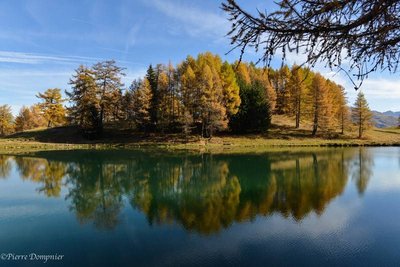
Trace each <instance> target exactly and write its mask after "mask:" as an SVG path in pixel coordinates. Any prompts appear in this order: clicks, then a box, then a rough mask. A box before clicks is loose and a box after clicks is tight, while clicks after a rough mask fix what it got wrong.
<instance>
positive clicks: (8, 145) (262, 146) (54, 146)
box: [0, 130, 400, 153]
mask: <svg viewBox="0 0 400 267" xmlns="http://www.w3.org/2000/svg"><path fill="white" fill-rule="evenodd" d="M380 131H381V130H380ZM383 135H385V137H386V138H379V136H378V137H374V138H371V137H369V138H368V137H367V138H365V139H355V138H336V139H324V138H320V137H315V138H313V137H304V138H293V137H288V138H286V139H283V138H276V137H275V138H274V137H268V136H260V135H246V136H217V137H213V138H212V139H199V138H192V139H190V140H182V139H181V138H178V137H176V136H169V137H168V138H167V139H165V138H164V139H162V140H160V138H157V137H152V138H143V139H137V140H133V141H131V142H130V141H129V140H128V141H127V140H123V141H122V142H118V140H112V141H111V142H102V141H101V140H98V141H87V142H79V143H58V142H57V143H56V142H46V141H37V140H32V139H25V138H17V137H16V138H6V139H4V138H3V139H0V152H1V153H4V152H10V151H12V152H18V151H21V152H25V151H39V150H78V149H79V150H80V149H148V148H150V149H156V148H159V149H167V150H201V151H213V150H226V151H229V150H231V151H237V150H244V151H258V150H268V149H273V148H288V147H354V146H400V131H399V133H397V132H395V133H390V132H388V131H385V133H381V134H380V136H383Z"/></svg>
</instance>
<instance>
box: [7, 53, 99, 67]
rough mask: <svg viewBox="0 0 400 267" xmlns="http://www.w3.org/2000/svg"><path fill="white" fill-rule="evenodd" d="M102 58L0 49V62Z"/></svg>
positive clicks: (37, 62)
mask: <svg viewBox="0 0 400 267" xmlns="http://www.w3.org/2000/svg"><path fill="white" fill-rule="evenodd" d="M97 60H101V59H99V58H91V57H80V56H58V55H46V54H35V53H25V52H14V51H0V62H3V63H21V64H41V63H48V62H53V63H57V62H63V63H77V62H94V61H97Z"/></svg>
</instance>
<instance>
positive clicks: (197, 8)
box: [0, 0, 400, 113]
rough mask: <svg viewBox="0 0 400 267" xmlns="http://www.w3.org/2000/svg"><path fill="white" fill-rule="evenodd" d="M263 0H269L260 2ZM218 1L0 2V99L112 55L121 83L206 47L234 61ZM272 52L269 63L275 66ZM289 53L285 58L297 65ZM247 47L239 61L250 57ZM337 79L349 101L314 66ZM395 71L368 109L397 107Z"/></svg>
mask: <svg viewBox="0 0 400 267" xmlns="http://www.w3.org/2000/svg"><path fill="white" fill-rule="evenodd" d="M271 2H272V1H265V0H254V1H244V0H242V1H239V3H241V4H243V5H245V7H247V8H249V9H252V10H255V8H256V7H258V8H260V9H263V8H265V7H267V8H268V5H271ZM265 3H268V4H267V6H265ZM219 6H220V1H217V0H192V1H189V0H186V1H183V0H96V1H92V0H86V1H85V0H79V1H78V0H41V1H39V0H14V1H1V2H0V25H1V26H0V104H9V105H11V106H12V108H13V111H14V113H17V111H18V109H19V108H20V107H21V106H22V105H24V104H25V105H31V104H33V103H35V102H37V98H36V97H35V94H37V92H39V91H44V90H46V89H47V88H55V87H58V88H61V89H63V90H65V89H69V85H68V81H69V78H70V77H71V75H72V74H73V72H74V69H76V68H77V67H78V66H79V65H80V64H86V65H92V64H93V63H95V62H97V61H101V60H106V59H115V60H116V61H117V62H118V64H119V65H121V66H123V67H126V68H127V70H126V73H127V76H126V77H125V78H124V82H125V83H126V84H127V85H128V84H130V82H131V81H132V80H133V79H134V78H137V77H140V76H143V75H144V74H145V71H146V68H147V67H148V65H149V64H150V63H152V64H157V63H168V62H169V61H171V62H172V63H173V64H176V63H178V62H180V61H182V60H183V59H184V58H185V57H186V56H187V55H189V54H190V55H197V54H198V53H200V52H204V51H211V52H213V53H217V54H220V55H221V56H222V58H223V59H227V60H228V61H234V60H236V59H237V58H238V52H237V51H235V52H233V53H230V54H229V55H227V56H226V55H224V54H225V53H226V52H228V51H229V49H230V44H229V40H228V39H227V38H226V37H225V36H224V35H225V34H226V33H227V31H228V30H229V26H230V23H229V22H228V21H227V20H226V17H225V14H224V13H223V12H222V10H220V8H219ZM279 58H280V57H279V56H277V60H276V61H275V65H276V66H279V63H278V61H279ZM301 58H302V56H301V55H291V56H290V58H289V59H288V63H289V64H292V63H294V62H297V63H300V61H301ZM256 59H257V55H256V54H255V53H254V52H251V51H249V53H247V54H246V55H245V60H256ZM317 70H318V71H320V72H321V73H322V74H324V75H325V76H327V77H330V78H331V79H333V80H335V81H336V82H339V83H341V84H343V85H344V86H345V87H346V89H347V92H348V96H349V101H350V102H351V103H352V102H353V101H354V97H355V92H354V90H353V89H352V86H351V83H350V82H349V81H348V80H347V79H346V78H345V77H344V76H343V75H340V74H338V75H335V74H334V72H332V71H330V70H329V69H325V68H323V67H322V66H317ZM399 78H400V77H399V75H398V74H396V75H389V74H387V73H376V74H373V75H372V76H370V78H369V79H368V80H367V81H366V82H365V83H364V86H363V89H362V90H363V91H364V93H365V94H366V97H367V99H368V101H369V102H370V106H371V107H372V108H373V109H376V110H380V111H385V110H400V105H399V103H400V79H399Z"/></svg>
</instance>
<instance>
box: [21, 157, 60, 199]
mask: <svg viewBox="0 0 400 267" xmlns="http://www.w3.org/2000/svg"><path fill="white" fill-rule="evenodd" d="M15 163H16V165H17V167H18V172H19V174H20V177H21V178H22V179H24V180H31V181H34V182H37V183H40V184H41V186H40V187H39V188H38V191H39V192H43V193H44V194H45V195H46V196H49V197H58V196H59V195H60V192H61V187H62V180H63V177H64V176H65V173H66V172H65V171H66V164H65V163H63V162H60V161H55V160H48V159H44V158H36V157H16V158H15Z"/></svg>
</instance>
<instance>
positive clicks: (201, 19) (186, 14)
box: [146, 0, 229, 38]
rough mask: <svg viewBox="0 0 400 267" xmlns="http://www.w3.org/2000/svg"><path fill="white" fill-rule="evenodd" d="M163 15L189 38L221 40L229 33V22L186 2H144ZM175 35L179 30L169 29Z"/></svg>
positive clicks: (155, 0)
mask: <svg viewBox="0 0 400 267" xmlns="http://www.w3.org/2000/svg"><path fill="white" fill-rule="evenodd" d="M146 2H147V3H148V4H150V5H152V6H153V7H155V8H156V9H157V10H158V11H159V12H161V13H163V14H164V15H166V16H168V17H170V18H173V19H175V20H176V21H177V22H178V23H179V25H180V27H181V29H182V30H184V31H185V33H187V34H188V35H190V36H191V37H204V36H208V37H210V36H211V37H216V38H223V37H224V35H225V34H226V33H227V32H228V31H229V22H228V20H227V19H226V18H224V17H223V16H221V15H218V14H217V13H213V12H208V11H206V10H202V9H199V8H196V7H193V6H189V5H188V2H187V1H182V2H177V1H174V2H172V1H169V0H151V1H146ZM171 29H173V30H174V33H175V34H176V33H177V32H176V31H178V30H179V29H178V28H176V27H171Z"/></svg>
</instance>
